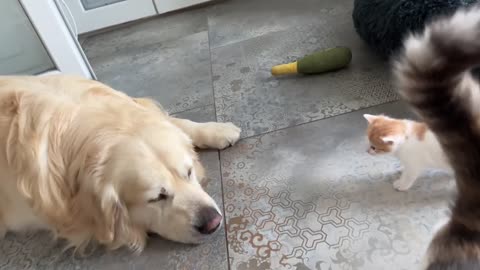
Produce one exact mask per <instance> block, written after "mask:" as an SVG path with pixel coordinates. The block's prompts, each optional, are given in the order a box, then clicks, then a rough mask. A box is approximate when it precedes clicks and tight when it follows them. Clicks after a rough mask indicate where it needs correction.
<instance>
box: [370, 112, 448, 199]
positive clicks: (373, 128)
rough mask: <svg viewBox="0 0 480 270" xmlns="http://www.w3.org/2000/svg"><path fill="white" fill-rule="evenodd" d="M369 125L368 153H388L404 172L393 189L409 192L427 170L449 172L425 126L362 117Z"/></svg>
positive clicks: (441, 153) (377, 117) (380, 116)
mask: <svg viewBox="0 0 480 270" xmlns="http://www.w3.org/2000/svg"><path fill="white" fill-rule="evenodd" d="M363 117H365V119H367V121H368V128H367V136H368V140H369V141H370V148H369V149H368V153H370V154H372V155H376V154H384V153H391V154H393V155H394V156H396V157H397V158H398V159H400V162H401V163H402V165H403V167H404V169H403V172H402V175H401V176H400V179H398V180H396V181H395V182H394V183H393V187H394V188H395V189H397V190H400V191H405V190H408V189H409V188H410V187H411V186H412V185H413V184H414V183H415V180H416V179H417V177H418V176H419V175H420V174H421V173H422V172H423V171H424V170H426V169H434V168H435V169H446V170H449V171H450V170H451V169H450V165H449V163H448V161H447V158H446V156H445V154H444V152H443V150H442V148H441V146H440V144H439V142H438V140H437V138H436V137H435V135H434V134H433V133H432V132H431V131H430V129H429V128H428V127H427V126H426V125H425V124H424V123H419V122H415V121H412V120H405V119H394V118H390V117H387V116H384V115H370V114H365V115H363Z"/></svg>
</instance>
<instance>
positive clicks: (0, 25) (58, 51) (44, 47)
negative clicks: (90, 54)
mask: <svg viewBox="0 0 480 270" xmlns="http://www.w3.org/2000/svg"><path fill="white" fill-rule="evenodd" d="M0 39H1V40H2V46H0V74H1V75H13V74H16V75H41V74H46V73H58V72H61V73H67V74H76V75H81V76H84V77H87V78H94V77H95V75H94V73H93V72H92V70H91V67H90V65H89V64H88V62H87V60H86V58H85V55H84V54H83V52H82V50H81V48H80V46H79V44H78V42H77V40H76V39H75V38H74V37H73V35H72V33H71V32H70V30H69V28H68V27H67V25H66V23H65V21H64V19H63V17H62V15H61V13H60V12H59V9H58V8H57V6H56V4H55V2H54V0H41V1H40V0H1V1H0Z"/></svg>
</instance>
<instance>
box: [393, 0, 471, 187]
mask: <svg viewBox="0 0 480 270" xmlns="http://www.w3.org/2000/svg"><path fill="white" fill-rule="evenodd" d="M478 64H480V5H479V6H475V7H473V8H471V9H469V10H465V9H464V10H460V11H457V12H456V13H455V14H454V15H453V16H451V17H448V18H442V19H440V20H436V21H434V22H433V23H430V24H429V25H427V27H426V28H425V31H424V32H423V33H422V34H420V35H411V36H410V37H409V38H408V39H407V40H406V42H405V47H404V51H403V53H402V54H401V55H400V57H399V59H398V60H397V61H396V62H395V64H394V74H395V77H396V79H397V83H398V87H399V89H400V93H401V95H402V96H403V97H404V98H405V100H407V101H408V102H409V103H410V104H411V105H412V106H413V107H414V108H415V109H416V111H417V112H418V113H419V114H420V116H421V117H422V118H423V120H424V121H425V122H426V123H427V124H428V126H429V127H430V128H431V129H432V130H433V131H434V132H435V134H436V135H437V137H438V139H439V141H440V143H441V144H442V146H443V148H444V150H445V152H446V153H447V155H448V156H449V158H450V162H451V163H452V166H453V168H454V169H455V172H456V174H457V184H458V186H459V192H460V193H463V191H468V190H471V189H472V187H473V186H475V188H478V190H480V90H479V86H478V83H477V82H476V81H475V80H474V79H473V78H472V76H471V74H470V69H472V68H473V67H474V66H476V65H478ZM472 185H473V186H472ZM465 188H466V189H465ZM467 193H468V192H467ZM478 194H480V193H478ZM478 194H477V196H478Z"/></svg>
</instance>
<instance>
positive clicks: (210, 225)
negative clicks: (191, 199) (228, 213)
mask: <svg viewBox="0 0 480 270" xmlns="http://www.w3.org/2000/svg"><path fill="white" fill-rule="evenodd" d="M197 224H198V225H197V226H195V229H197V231H198V232H200V233H201V234H212V233H214V232H215V231H216V230H217V229H218V228H219V227H220V224H222V215H220V213H218V211H217V209H215V208H213V207H208V208H202V209H201V210H200V211H199V213H198V223H197Z"/></svg>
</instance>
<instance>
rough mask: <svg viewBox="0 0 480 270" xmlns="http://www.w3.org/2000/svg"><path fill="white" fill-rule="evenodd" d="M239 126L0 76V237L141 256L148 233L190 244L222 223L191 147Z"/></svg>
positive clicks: (71, 84) (231, 137)
mask: <svg viewBox="0 0 480 270" xmlns="http://www.w3.org/2000/svg"><path fill="white" fill-rule="evenodd" d="M239 136H240V129H239V128H238V127H236V126H235V125H233V124H231V123H215V122H209V123H195V122H192V121H189V120H184V119H177V118H174V117H171V116H169V115H167V114H166V113H165V112H163V111H162V110H161V108H160V107H158V106H156V104H155V103H154V102H153V101H151V100H149V99H144V98H131V97H129V96H127V95H126V94H123V93H121V92H119V91H116V90H114V89H112V88H110V87H108V86H106V85H104V84H102V83H100V82H97V81H93V80H87V79H83V78H80V77H74V76H67V75H51V76H44V77H37V76H4V77H1V76H0V236H1V235H4V234H5V233H6V232H8V231H23V230H36V229H44V230H50V231H52V232H54V234H55V235H56V236H59V237H62V238H65V239H67V240H68V242H69V246H72V247H75V248H77V249H84V248H85V247H86V246H87V245H88V244H89V243H97V244H100V245H104V246H106V247H107V248H110V249H115V248H118V247H122V246H126V247H129V248H130V249H132V250H134V251H141V250H142V249H143V247H144V246H145V242H146V238H147V232H154V233H157V234H159V235H161V236H163V237H165V238H167V239H170V240H173V241H179V242H184V243H199V242H201V241H202V240H205V239H206V238H208V236H209V235H211V234H212V233H213V232H215V231H216V230H217V229H218V228H219V227H220V226H221V224H222V215H221V214H220V213H221V211H220V209H219V207H218V206H217V204H216V203H215V202H214V200H213V199H212V198H211V197H210V196H209V195H208V194H207V193H206V192H205V191H204V190H203V189H202V187H201V181H202V179H204V169H203V167H202V165H201V164H200V162H199V160H198V157H197V155H196V153H195V151H194V150H195V149H194V147H195V146H196V147H199V148H206V147H211V148H215V149H223V148H225V147H228V146H230V145H232V144H234V143H235V142H236V141H237V140H238V139H239Z"/></svg>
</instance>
